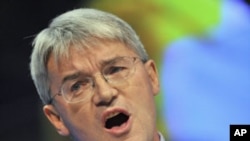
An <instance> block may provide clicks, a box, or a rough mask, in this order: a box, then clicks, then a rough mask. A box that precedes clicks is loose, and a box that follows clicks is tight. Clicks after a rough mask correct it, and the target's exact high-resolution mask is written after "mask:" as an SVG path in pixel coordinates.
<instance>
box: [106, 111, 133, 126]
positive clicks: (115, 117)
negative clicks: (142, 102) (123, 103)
mask: <svg viewBox="0 0 250 141" xmlns="http://www.w3.org/2000/svg"><path fill="white" fill-rule="evenodd" d="M128 119H129V116H128V115H126V114H124V113H119V112H117V113H113V114H110V115H109V116H108V117H107V119H106V122H105V128H107V129H112V128H114V127H120V126H121V125H123V124H124V123H126V122H127V121H128Z"/></svg>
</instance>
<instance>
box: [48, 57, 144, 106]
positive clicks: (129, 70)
mask: <svg viewBox="0 0 250 141" xmlns="http://www.w3.org/2000/svg"><path fill="white" fill-rule="evenodd" d="M136 60H141V59H139V58H137V57H119V58H116V59H115V60H113V61H111V62H109V63H108V64H106V65H105V66H104V67H103V69H102V71H101V74H102V76H103V79H105V81H106V82H108V83H109V84H111V85H112V86H115V85H119V84H121V83H122V82H124V81H125V80H126V79H128V78H129V77H131V76H132V75H133V74H134V72H135V69H136V67H135V63H136ZM142 62H146V61H142ZM94 88H95V82H94V80H93V78H91V77H80V76H79V77H77V79H74V80H70V81H66V82H65V83H64V84H63V85H62V87H61V89H60V92H59V93H58V94H55V95H54V96H52V97H51V99H50V100H49V102H48V104H51V103H52V102H53V99H54V98H55V97H56V96H57V95H59V96H62V97H63V98H64V99H65V101H66V102H68V103H78V102H82V101H86V100H87V99H88V97H89V96H91V95H92V94H93V93H94Z"/></svg>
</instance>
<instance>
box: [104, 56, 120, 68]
mask: <svg viewBox="0 0 250 141" xmlns="http://www.w3.org/2000/svg"><path fill="white" fill-rule="evenodd" d="M122 57H123V56H114V57H112V58H110V59H107V60H103V61H102V62H101V63H100V64H101V66H102V67H103V66H105V65H107V64H109V63H110V62H113V61H114V60H116V59H118V58H122Z"/></svg>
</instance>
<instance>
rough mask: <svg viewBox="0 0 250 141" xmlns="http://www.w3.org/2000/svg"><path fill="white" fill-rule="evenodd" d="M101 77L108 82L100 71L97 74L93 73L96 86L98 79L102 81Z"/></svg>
mask: <svg viewBox="0 0 250 141" xmlns="http://www.w3.org/2000/svg"><path fill="white" fill-rule="evenodd" d="M99 79H101V80H104V81H105V83H107V84H108V79H107V78H106V77H105V76H104V75H103V74H102V73H101V72H98V73H96V74H94V75H93V78H92V81H93V82H92V84H93V87H95V86H96V84H97V82H98V81H101V80H99Z"/></svg>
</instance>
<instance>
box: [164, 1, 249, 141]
mask: <svg viewBox="0 0 250 141" xmlns="http://www.w3.org/2000/svg"><path fill="white" fill-rule="evenodd" d="M221 15H222V17H221V19H222V20H221V22H220V23H219V24H218V26H216V27H215V28H214V29H212V30H209V31H208V32H207V33H206V34H205V35H203V36H199V37H197V36H189V37H184V38H181V39H179V40H177V41H174V42H173V43H171V44H170V45H169V46H168V48H167V49H166V51H165V54H164V60H163V66H162V70H161V72H162V74H161V75H162V79H161V80H162V88H163V93H164V115H165V119H166V124H167V128H168V130H169V135H170V137H171V140H173V141H189V140H190V141H229V125H230V124H250V43H249V40H250V16H249V15H250V13H249V9H248V6H247V5H245V4H244V3H243V2H241V1H239V0H238V1H223V3H222V8H221ZM204 16H205V15H204Z"/></svg>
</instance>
